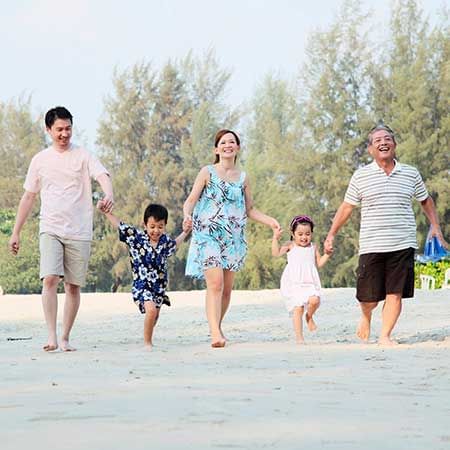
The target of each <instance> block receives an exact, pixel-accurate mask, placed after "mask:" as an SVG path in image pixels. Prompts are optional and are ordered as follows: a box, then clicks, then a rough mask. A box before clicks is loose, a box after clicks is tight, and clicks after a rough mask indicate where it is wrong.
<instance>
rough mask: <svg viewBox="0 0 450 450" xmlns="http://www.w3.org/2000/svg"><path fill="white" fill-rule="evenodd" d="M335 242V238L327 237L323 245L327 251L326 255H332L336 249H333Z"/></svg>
mask: <svg viewBox="0 0 450 450" xmlns="http://www.w3.org/2000/svg"><path fill="white" fill-rule="evenodd" d="M333 240H334V236H327V238H326V239H325V242H324V243H323V249H324V251H325V254H327V255H332V254H333V251H334V248H333Z"/></svg>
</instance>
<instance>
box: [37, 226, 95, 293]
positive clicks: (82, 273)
mask: <svg viewBox="0 0 450 450" xmlns="http://www.w3.org/2000/svg"><path fill="white" fill-rule="evenodd" d="M39 249H40V252H41V264H40V275H39V276H40V278H41V280H42V279H43V278H45V277H47V276H49V275H57V276H59V277H61V278H64V282H65V283H70V284H74V285H76V286H84V285H85V284H86V273H87V269H88V263H89V256H90V254H91V241H75V240H72V239H64V238H60V237H59V236H55V235H53V234H48V233H42V234H41V235H40V238H39Z"/></svg>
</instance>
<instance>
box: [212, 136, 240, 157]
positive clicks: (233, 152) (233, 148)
mask: <svg viewBox="0 0 450 450" xmlns="http://www.w3.org/2000/svg"><path fill="white" fill-rule="evenodd" d="M239 149H240V147H239V143H238V142H237V139H236V136H235V135H234V134H233V133H226V134H224V135H223V136H222V137H221V138H220V139H219V141H218V142H217V145H216V148H215V153H216V155H217V156H218V157H219V161H220V160H221V159H234V160H235V159H236V156H237V154H238V152H239Z"/></svg>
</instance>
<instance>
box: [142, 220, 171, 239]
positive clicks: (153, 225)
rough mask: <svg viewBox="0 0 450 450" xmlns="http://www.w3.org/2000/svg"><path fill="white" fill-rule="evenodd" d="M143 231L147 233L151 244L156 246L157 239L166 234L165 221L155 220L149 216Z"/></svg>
mask: <svg viewBox="0 0 450 450" xmlns="http://www.w3.org/2000/svg"><path fill="white" fill-rule="evenodd" d="M145 231H147V234H148V237H149V238H150V242H151V244H154V245H156V244H157V243H158V242H159V238H160V237H161V236H162V235H163V234H164V233H165V232H166V221H165V220H164V219H161V220H157V219H155V218H154V217H153V216H150V217H149V218H148V220H147V223H146V224H145Z"/></svg>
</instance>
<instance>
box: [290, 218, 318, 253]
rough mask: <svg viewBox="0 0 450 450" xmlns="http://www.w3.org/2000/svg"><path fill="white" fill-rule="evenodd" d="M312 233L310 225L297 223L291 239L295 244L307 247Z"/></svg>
mask: <svg viewBox="0 0 450 450" xmlns="http://www.w3.org/2000/svg"><path fill="white" fill-rule="evenodd" d="M312 235H313V232H312V231H311V225H309V224H302V223H299V224H298V225H297V226H296V227H295V229H294V231H293V232H292V239H293V241H294V243H295V245H299V246H300V247H308V246H309V245H310V244H311V239H312Z"/></svg>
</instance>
